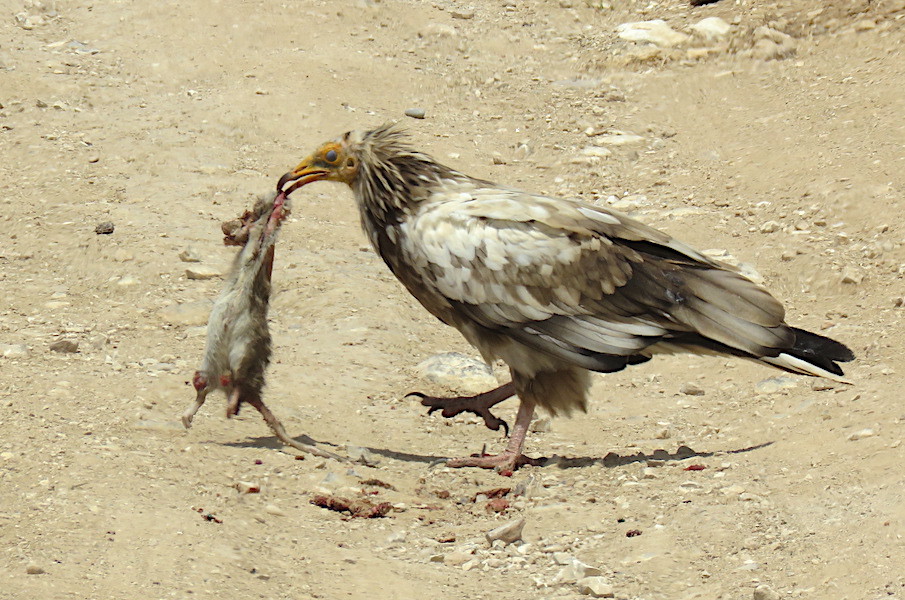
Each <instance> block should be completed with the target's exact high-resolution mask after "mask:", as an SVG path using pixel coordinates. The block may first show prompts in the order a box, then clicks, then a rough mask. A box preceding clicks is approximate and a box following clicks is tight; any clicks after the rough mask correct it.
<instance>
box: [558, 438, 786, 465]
mask: <svg viewBox="0 0 905 600" xmlns="http://www.w3.org/2000/svg"><path fill="white" fill-rule="evenodd" d="M771 445H773V442H764V443H763V444H756V445H754V446H748V447H745V448H737V449H735V450H719V451H714V452H698V451H696V450H693V449H691V448H689V447H688V446H679V447H678V448H676V451H675V452H667V451H666V450H662V449H660V450H654V451H653V452H651V453H650V454H646V453H644V452H638V453H636V454H627V455H625V456H623V455H620V454H617V453H615V452H610V453H609V454H607V455H606V456H604V457H602V458H600V457H593V456H576V457H567V456H552V457H544V458H543V459H541V460H544V461H545V462H544V464H543V466H544V467H558V468H560V469H575V468H579V467H590V466H592V465H601V466H604V467H607V468H614V467H624V466H625V465H630V464H632V463H640V462H648V461H664V462H666V461H679V460H686V459H689V458H707V457H710V456H723V455H727V454H742V453H745V452H753V451H755V450H760V449H761V448H766V447H767V446H771Z"/></svg>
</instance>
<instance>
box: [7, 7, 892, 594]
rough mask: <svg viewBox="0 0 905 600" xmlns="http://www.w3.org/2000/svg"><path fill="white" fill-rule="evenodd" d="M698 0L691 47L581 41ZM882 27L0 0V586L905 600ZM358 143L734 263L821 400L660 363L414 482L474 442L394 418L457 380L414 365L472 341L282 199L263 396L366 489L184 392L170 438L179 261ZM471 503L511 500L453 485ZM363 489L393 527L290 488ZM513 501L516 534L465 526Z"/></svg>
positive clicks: (344, 219) (766, 380) (700, 367)
mask: <svg viewBox="0 0 905 600" xmlns="http://www.w3.org/2000/svg"><path fill="white" fill-rule="evenodd" d="M611 5H616V7H615V8H614V7H612V6H611ZM708 16H718V17H721V18H722V19H724V20H725V21H726V22H727V23H730V24H731V25H732V29H731V30H730V32H729V34H728V35H727V37H725V38H724V39H718V40H711V41H706V40H704V39H702V38H701V37H693V38H689V39H687V40H683V41H681V42H679V43H678V45H676V46H674V47H655V46H650V45H647V44H636V43H633V42H628V41H625V40H622V39H620V38H619V37H618V36H617V33H616V26H617V25H619V24H620V23H625V22H632V21H641V20H650V19H657V18H662V19H664V20H666V21H667V22H668V23H669V25H670V26H671V27H672V28H673V29H674V30H676V31H679V32H685V33H689V32H690V31H691V30H690V29H689V28H690V26H692V25H694V24H695V23H697V22H699V21H700V20H701V19H703V18H704V17H708ZM761 26H765V27H769V28H770V30H769V31H768V30H763V29H761V30H758V29H757V28H758V27H761ZM784 36H787V37H784ZM764 40H768V41H764ZM903 40H905V2H903V1H902V0H874V1H873V2H866V1H862V2H855V1H853V2H836V3H823V2H819V1H818V0H801V1H798V2H792V1H785V2H776V1H768V2H754V1H753V0H723V1H722V2H719V3H716V4H713V5H710V6H705V7H699V8H691V7H689V6H688V5H687V3H685V2H679V1H678V0H654V1H653V2H648V1H646V0H645V1H643V2H641V1H634V0H633V1H629V2H610V3H607V2H598V1H596V0H595V1H594V2H582V1H580V0H563V1H561V2H558V3H557V2H552V1H549V2H548V1H546V0H528V1H526V2H508V1H503V0H495V1H493V2H475V3H474V4H473V5H463V4H460V3H457V2H452V1H451V0H435V1H433V2H420V1H411V2H404V1H401V0H383V1H381V2H350V3H346V2H339V3H336V2H322V1H319V0H298V1H293V2H283V3H280V2H271V1H264V0H257V1H246V2H226V1H216V0H198V1H194V2H157V3H141V2H127V1H125V0H119V1H111V2H93V3H92V2H82V1H78V0H60V1H58V2H51V1H50V0H44V1H43V2H34V1H31V2H25V3H23V2H22V0H15V1H9V0H3V1H2V2H0V156H2V161H0V203H2V211H0V231H2V236H0V240H2V241H0V297H2V298H3V301H2V304H0V431H2V438H0V440H2V441H0V551H2V554H0V582H2V583H0V597H2V598H22V599H26V598H28V599H32V598H33V599H38V598H40V599H58V598H60V599H62V598H79V599H83V598H97V599H108V598H217V599H224V598H249V597H257V598H293V599H297V598H327V599H339V598H353V599H357V598H387V599H396V598H401V599H407V598H444V599H446V598H448V599H463V600H464V599H475V598H488V599H489V598H493V599H495V600H504V599H514V598H522V599H523V598H550V599H554V598H581V597H587V595H586V594H584V593H583V592H582V589H581V588H580V586H578V585H575V584H574V583H573V582H572V580H574V576H570V574H569V573H568V572H566V571H569V569H567V568H566V567H569V565H570V564H571V565H574V563H573V562H572V561H573V560H578V561H580V562H581V563H583V564H584V565H587V567H584V566H580V567H579V568H578V569H577V570H578V571H580V574H581V575H597V574H599V576H600V577H602V578H604V579H605V580H606V582H607V583H608V584H609V585H611V586H612V592H613V594H614V595H615V597H617V598H624V599H633V600H642V599H645V600H653V599H691V598H701V599H715V598H725V599H738V598H743V599H747V598H752V597H754V598H761V599H762V600H764V599H770V598H812V599H815V600H817V599H824V598H834V599H843V598H847V599H850V600H856V599H869V600H876V599H879V598H905V575H903V573H905V550H903V541H902V536H903V534H905V500H903V498H905V480H903V475H902V464H903V459H905V448H903V447H902V446H900V440H901V438H902V434H903V430H905V408H903V405H902V385H901V383H902V379H901V378H902V374H903V373H905V361H903V353H902V350H901V342H900V340H901V339H902V335H903V333H905V331H903V322H905V308H903V307H902V302H903V300H902V297H903V295H905V284H903V274H905V247H903V238H905V221H903V218H902V215H901V207H902V201H903V200H902V197H903V190H905V151H903V150H905V125H903V120H902V115H903V111H905V101H903V90H905V54H903ZM413 107H420V108H423V109H424V110H425V112H426V118H425V119H424V120H415V119H410V118H407V117H405V116H403V113H404V111H405V110H406V109H408V108H413ZM386 120H403V121H404V124H405V125H406V126H408V128H409V129H410V130H411V133H412V136H413V138H414V140H415V141H416V142H417V144H418V145H419V146H421V147H423V148H424V149H425V150H426V151H428V152H430V153H432V154H433V155H434V156H436V157H437V158H438V159H439V160H441V161H443V162H446V163H448V164H450V165H452V166H454V167H456V168H459V169H460V170H463V171H465V172H467V173H470V174H473V175H476V176H480V177H485V178H489V179H492V180H496V181H499V182H502V183H505V184H508V185H511V186H517V187H522V188H526V189H529V190H532V191H539V192H544V193H550V194H560V195H569V196H576V197H581V198H583V199H585V200H587V201H592V202H599V203H601V204H612V205H614V206H616V207H617V208H620V209H622V210H625V211H628V212H630V213H632V214H634V215H635V216H637V217H638V218H639V219H641V220H643V221H645V222H647V223H650V224H652V225H654V226H657V227H660V228H663V229H665V230H666V231H669V232H670V233H672V234H674V235H676V236H678V237H679V238H681V239H683V240H684V241H686V242H689V243H691V244H692V245H695V246H697V247H700V248H706V249H713V250H714V254H715V255H718V256H722V255H723V254H724V253H726V254H728V255H731V256H732V257H734V258H735V259H737V260H739V261H741V262H743V263H746V264H747V265H749V266H750V268H753V269H756V271H757V272H758V273H759V274H760V276H761V277H762V278H763V281H764V283H765V285H766V286H767V287H768V288H769V289H770V290H771V291H772V292H773V293H775V294H776V295H777V296H778V297H779V298H782V299H783V300H784V301H785V302H786V303H787V307H788V315H789V321H790V322H791V323H793V324H796V325H799V326H802V327H806V328H810V329H813V330H815V331H820V332H822V333H824V334H825V335H830V336H832V337H835V338H837V339H839V340H842V341H844V342H846V343H847V344H849V345H850V346H851V347H852V348H853V349H854V350H855V352H856V353H857V354H858V360H857V362H855V363H853V364H851V365H850V366H849V368H848V371H849V374H850V376H851V379H852V381H853V382H854V385H851V386H846V385H840V384H832V383H829V384H828V383H826V382H821V381H815V380H813V379H808V378H798V377H793V376H785V375H783V373H781V372H778V371H771V370H769V369H766V368H763V367H760V366H758V365H753V364H750V365H749V364H747V363H744V362H742V361H737V360H728V359H714V358H697V357H676V358H661V359H658V360H654V361H651V362H650V363H647V364H644V365H640V366H637V367H634V368H631V369H629V370H627V371H626V372H623V373H619V374H614V375H611V376H607V377H602V376H601V377H598V378H596V380H595V387H594V389H593V391H592V397H593V398H592V409H591V411H590V412H589V414H587V415H579V416H575V417H574V418H571V419H557V420H555V421H553V423H552V425H551V426H550V428H549V430H548V431H540V432H537V433H532V434H531V435H530V437H529V440H528V451H529V452H531V453H535V454H538V455H547V456H553V455H556V456H559V457H563V460H560V461H558V462H557V464H555V465H552V466H546V467H533V468H525V469H523V470H521V471H519V472H517V473H516V474H515V476H514V477H513V478H511V479H506V478H503V477H500V476H499V475H496V474H494V473H492V472H485V471H477V470H450V469H447V468H445V467H443V466H439V467H433V468H430V467H429V465H430V464H431V463H432V462H433V461H435V460H436V459H438V458H442V457H448V456H456V455H461V454H464V453H467V452H473V451H477V450H478V449H480V448H481V446H482V444H485V443H486V444H488V445H489V447H491V448H494V447H497V446H499V445H500V444H502V443H503V440H502V439H501V438H500V437H499V436H498V434H495V433H494V432H490V431H488V430H486V429H485V428H484V427H483V426H482V425H480V424H479V423H478V421H477V420H476V419H474V418H470V417H469V418H459V419H455V420H453V421H444V420H442V419H441V418H440V417H439V416H438V415H433V416H427V415H425V413H424V410H423V409H422V407H420V406H419V405H418V403H417V402H416V401H413V400H410V399H405V397H404V396H405V394H406V393H407V392H409V391H412V390H424V391H428V392H434V393H437V392H448V391H462V390H446V389H442V388H438V387H437V386H436V385H432V384H431V383H430V382H428V381H426V380H425V379H424V378H423V377H422V376H421V375H420V374H419V371H418V370H417V369H416V365H417V364H418V363H420V362H421V361H422V360H424V359H426V358H428V357H430V356H432V355H434V354H437V353H441V352H462V353H465V354H468V355H471V356H473V355H474V352H473V351H472V350H471V349H470V348H469V347H468V346H467V344H466V343H465V342H464V341H463V340H462V339H461V338H460V337H459V336H458V334H457V333H456V332H455V331H452V330H449V329H447V328H444V327H442V326H441V325H440V324H438V323H437V322H436V321H435V320H434V319H433V318H431V317H430V316H429V315H427V314H426V313H425V312H424V311H423V310H422V309H421V308H420V307H419V306H417V304H416V303H415V302H414V301H413V300H412V299H410V298H409V297H408V296H407V294H406V293H405V292H404V291H403V290H402V289H401V287H400V286H399V285H398V284H397V283H396V282H395V281H394V280H393V278H392V276H391V275H390V273H389V272H388V271H387V270H386V269H385V267H384V266H383V264H382V263H381V261H380V260H379V259H378V258H377V257H376V256H375V255H374V254H373V253H372V252H371V251H370V250H369V249H368V248H367V247H366V240H365V239H364V237H363V235H362V234H361V233H360V231H359V227H358V217H357V214H356V212H355V207H354V204H353V202H352V198H351V194H350V193H349V191H348V190H347V189H345V188H342V187H340V186H336V185H333V184H318V185H313V186H310V187H308V188H306V189H305V190H303V191H301V192H298V193H296V194H295V197H294V208H293V214H292V216H291V217H290V219H289V220H288V221H287V223H286V225H285V226H284V228H283V233H282V237H281V241H280V243H279V245H278V248H277V264H276V268H275V271H274V283H275V296H274V299H273V303H272V319H271V320H272V323H271V327H272V331H273V333H274V339H275V364H273V366H272V368H271V369H270V371H269V377H268V388H267V401H268V403H269V405H270V406H271V407H272V408H273V410H274V411H275V412H276V413H277V414H278V415H280V416H281V417H282V419H283V420H284V422H285V424H286V426H287V428H288V430H289V431H290V433H291V434H292V435H297V436H301V435H302V434H307V435H309V436H311V437H312V438H313V439H315V440H317V441H318V442H319V443H321V444H323V445H324V446H325V447H327V448H332V449H335V450H336V451H337V452H340V453H347V452H349V451H353V452H354V451H355V448H354V447H356V446H358V447H365V448H369V449H370V452H371V454H372V456H373V457H374V458H376V459H379V465H378V466H377V467H376V468H375V467H368V466H362V465H356V466H354V467H353V468H351V469H350V468H349V467H348V466H346V465H342V464H340V463H336V462H334V461H323V460H319V459H312V458H310V457H309V458H307V459H305V460H296V459H295V455H294V453H292V452H285V451H283V450H282V449H281V446H280V445H279V444H278V443H277V442H276V440H275V439H274V438H273V437H272V436H271V435H270V432H269V431H268V430H267V429H266V427H265V425H264V423H263V422H262V421H261V420H260V418H259V417H258V415H257V414H255V413H254V411H247V410H246V411H244V412H243V414H242V415H240V417H239V418H237V419H234V420H231V421H227V420H226V419H225V418H224V413H223V405H224V403H223V401H222V399H221V398H220V397H217V398H213V399H212V400H211V401H209V402H208V404H207V405H206V406H205V407H204V408H203V409H202V411H201V413H199V415H198V417H197V418H196V421H195V426H194V427H193V428H192V429H191V430H189V431H186V430H184V429H183V428H182V426H181V425H180V424H179V423H178V416H179V414H180V413H181V412H182V411H183V410H184V409H185V407H186V406H187V405H188V404H189V403H190V401H191V400H192V398H193V396H194V394H193V390H192V389H191V387H190V386H188V385H187V382H188V380H189V379H190V377H191V374H192V372H193V371H194V369H195V368H196V367H197V365H198V363H199V362H200V356H201V352H202V350H203V345H204V329H203V325H204V323H205V321H206V312H205V311H206V307H208V306H209V302H210V299H212V298H213V297H214V296H215V295H216V293H217V291H218V290H219V288H220V286H221V285H222V279H220V278H216V277H215V278H212V279H201V280H198V279H189V278H187V276H186V269H187V268H200V267H204V268H208V269H213V270H216V271H220V272H222V271H224V270H225V269H226V268H227V266H228V264H229V261H230V258H231V256H232V255H233V253H234V249H231V248H226V247H224V246H222V244H221V241H220V240H221V235H220V232H219V223H220V221H222V220H224V219H227V218H231V217H233V216H235V215H237V214H239V213H240V212H241V211H242V209H243V208H244V207H246V206H248V205H249V204H250V203H251V198H252V196H253V195H254V194H256V193H259V192H263V191H266V190H269V189H272V187H273V186H274V183H275V181H276V178H278V177H279V176H280V175H281V174H282V173H283V172H285V171H286V170H288V169H289V168H290V167H292V166H294V165H295V164H296V162H297V161H298V160H299V159H300V158H301V157H302V156H304V155H306V154H307V153H308V152H309V151H310V150H311V149H313V148H314V147H315V146H316V145H317V144H319V143H321V142H323V141H326V140H328V139H331V138H333V137H335V136H337V135H338V134H340V133H342V132H343V131H345V130H347V129H351V128H365V127H371V126H375V125H378V124H380V123H381V122H384V121H386ZM614 132H624V133H628V134H633V135H637V136H640V139H633V138H626V137H625V136H617V138H608V137H605V136H607V135H613V134H614ZM608 153H609V154H608ZM106 221H109V222H112V223H113V224H114V226H115V231H114V232H113V233H112V234H106V235H102V234H97V233H95V226H96V225H98V224H99V223H102V222H106ZM187 248H191V249H192V250H191V252H190V253H194V254H196V255H197V256H199V257H200V258H201V262H200V263H186V262H183V261H182V260H181V259H180V253H182V252H183V251H185V250H186V249H187ZM60 340H69V341H72V342H75V343H77V345H78V346H77V351H76V352H65V351H62V352H61V351H55V350H51V345H52V344H54V343H55V342H58V341H60ZM57 349H58V350H66V348H57ZM69 349H72V348H71V347H70V348H69ZM777 378H778V379H777ZM695 388H697V389H695ZM686 392H692V393H686ZM696 394H697V395H696ZM504 407H505V408H504V409H503V410H502V411H501V414H502V415H503V416H505V417H506V418H507V419H510V421H511V419H512V416H513V411H514V403H513V402H509V403H507V404H506V405H504ZM539 429H541V430H543V429H544V427H542V426H541V427H539ZM605 457H606V460H604V458H605ZM692 465H700V466H702V467H704V468H703V469H700V470H689V469H688V467H689V466H692ZM368 479H378V480H380V481H382V482H385V483H387V484H390V485H391V486H392V487H393V489H388V488H384V487H379V486H375V485H368V484H364V483H363V482H364V481H366V480H368ZM239 482H251V483H253V484H256V485H257V486H259V487H260V493H257V494H243V493H241V492H240V491H238V490H237V489H236V487H235V486H236V484H237V483H239ZM501 486H505V487H512V488H518V491H522V492H524V493H522V494H521V495H516V493H515V491H513V492H511V493H510V494H509V495H507V496H506V500H507V503H508V508H505V504H506V503H497V504H495V505H494V506H496V508H498V509H501V508H505V509H504V510H502V512H499V513H498V512H494V511H493V510H490V509H489V508H490V507H489V506H488V500H487V499H486V498H484V497H478V498H477V500H475V496H476V495H478V494H479V493H481V492H485V491H487V490H490V489H493V488H498V487H501ZM362 492H366V493H369V494H370V495H369V496H368V497H369V498H372V499H375V500H377V501H386V502H390V503H392V504H393V506H394V508H393V510H392V511H391V512H390V513H389V514H388V515H387V516H386V517H384V518H379V519H350V520H344V519H343V516H342V515H341V514H339V513H335V512H331V511H328V510H325V509H323V508H319V507H317V506H314V505H312V504H311V503H310V500H311V498H312V496H313V495H314V494H318V493H332V494H338V495H341V496H342V495H344V496H348V497H352V496H356V495H360V494H361V493H362ZM208 515H210V518H206V517H207V516H208ZM521 517H524V518H525V519H526V523H527V524H526V526H525V530H524V541H525V543H524V544H521V545H519V544H515V545H511V546H508V547H505V548H500V547H499V544H497V547H490V546H489V544H488V543H487V542H486V541H485V539H484V532H486V531H488V530H490V529H492V528H494V527H496V526H498V525H501V524H503V523H506V522H508V521H510V520H512V519H517V518H521ZM633 530H636V531H640V532H641V534H640V535H634V536H632V537H629V536H627V535H626V534H627V533H628V532H630V531H633ZM41 571H43V572H41ZM572 571H575V569H572ZM573 575H574V572H573ZM756 589H759V591H757V592H755V590H756ZM601 593H605V591H604V592H601Z"/></svg>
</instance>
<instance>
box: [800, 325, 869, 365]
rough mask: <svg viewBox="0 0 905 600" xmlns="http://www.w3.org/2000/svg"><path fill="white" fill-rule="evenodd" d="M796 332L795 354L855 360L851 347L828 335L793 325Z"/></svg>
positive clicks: (827, 359)
mask: <svg viewBox="0 0 905 600" xmlns="http://www.w3.org/2000/svg"><path fill="white" fill-rule="evenodd" d="M792 331H794V332H795V347H794V350H795V354H796V355H800V356H801V357H802V358H805V359H808V360H811V361H812V362H813V359H815V358H816V359H823V360H826V361H836V362H850V361H853V360H855V353H854V352H852V350H851V348H849V347H848V346H846V345H845V344H842V343H840V342H837V341H836V340H833V339H830V338H828V337H825V336H822V335H819V334H816V333H811V332H810V331H806V330H804V329H798V328H797V327H793V328H792Z"/></svg>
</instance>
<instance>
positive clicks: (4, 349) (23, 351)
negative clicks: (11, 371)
mask: <svg viewBox="0 0 905 600" xmlns="http://www.w3.org/2000/svg"><path fill="white" fill-rule="evenodd" d="M27 354H28V346H26V345H25V344H0V356H3V357H4V358H22V357H23V356H26V355H27Z"/></svg>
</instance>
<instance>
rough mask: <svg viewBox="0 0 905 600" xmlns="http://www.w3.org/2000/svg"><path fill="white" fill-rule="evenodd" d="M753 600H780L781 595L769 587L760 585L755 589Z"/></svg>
mask: <svg viewBox="0 0 905 600" xmlns="http://www.w3.org/2000/svg"><path fill="white" fill-rule="evenodd" d="M753 600H779V594H777V593H776V592H775V591H774V590H773V588H771V587H770V586H769V585H759V586H757V587H756V588H755V589H754V595H753Z"/></svg>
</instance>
